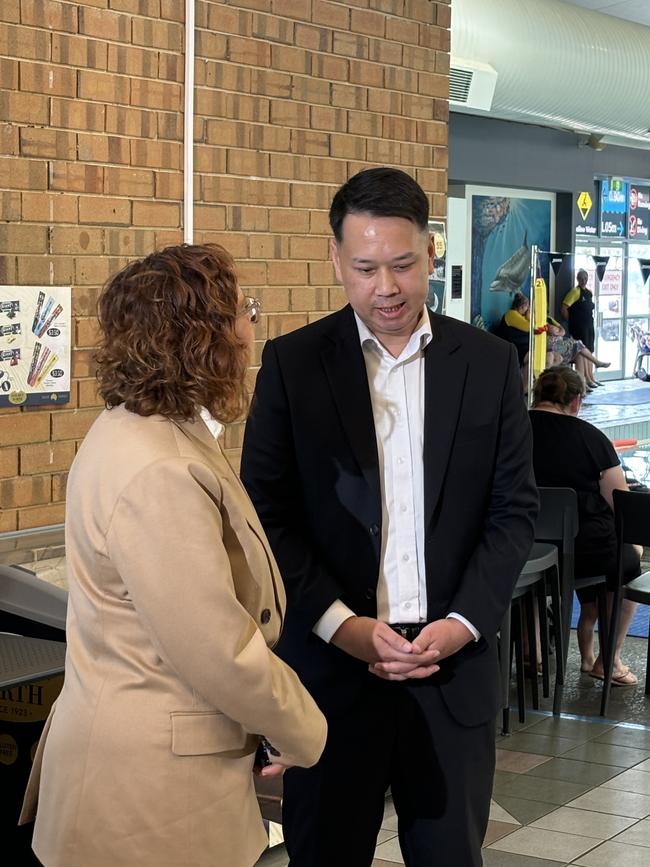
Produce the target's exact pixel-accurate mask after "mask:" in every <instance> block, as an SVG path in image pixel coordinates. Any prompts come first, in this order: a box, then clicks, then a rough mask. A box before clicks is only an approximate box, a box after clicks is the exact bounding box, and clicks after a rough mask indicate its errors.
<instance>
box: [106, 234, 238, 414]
mask: <svg viewBox="0 0 650 867" xmlns="http://www.w3.org/2000/svg"><path fill="white" fill-rule="evenodd" d="M238 307H239V291H238V284H237V278H236V276H235V271H234V263H233V260H232V257H231V256H230V254H229V253H228V252H227V251H226V250H224V248H223V247H220V246H219V245H218V244H202V245H191V244H181V245H179V246H176V247H167V248H166V249H164V250H160V251H159V252H156V253H152V254H151V255H149V256H147V257H146V258H145V259H140V260H139V261H137V262H131V263H130V264H129V265H127V266H126V267H125V268H123V269H122V270H121V271H119V272H118V273H117V274H115V275H114V276H113V277H111V278H110V279H109V280H108V282H107V283H106V285H105V286H104V289H103V291H102V293H101V296H100V298H99V304H98V316H99V326H100V340H99V345H98V348H97V351H96V353H95V358H96V361H97V364H98V371H97V379H98V381H99V393H100V394H101V396H102V397H103V399H104V401H105V403H106V406H107V407H109V408H110V407H114V406H119V405H120V404H124V406H125V407H126V409H128V410H130V411H131V412H134V413H136V414H137V415H145V416H147V415H154V414H155V413H159V414H160V415H164V416H166V417H167V418H172V419H176V420H182V419H190V418H192V417H193V416H195V415H196V412H197V407H199V406H204V407H206V408H207V409H208V410H209V411H210V413H211V414H212V415H213V416H214V417H215V418H217V419H219V420H220V421H222V422H231V421H234V420H235V419H236V418H238V417H239V416H240V415H241V414H242V413H243V411H244V409H245V407H246V404H247V395H246V386H245V382H244V377H245V374H246V368H247V366H248V362H249V352H248V346H247V345H246V343H245V342H244V341H242V340H240V338H239V337H237V334H236V331H235V322H236V319H237V313H238Z"/></svg>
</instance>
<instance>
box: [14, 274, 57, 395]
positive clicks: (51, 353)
mask: <svg viewBox="0 0 650 867" xmlns="http://www.w3.org/2000/svg"><path fill="white" fill-rule="evenodd" d="M69 400H70V287H69V286H0V407H3V406H39V405H41V404H45V403H67V402H68V401H69Z"/></svg>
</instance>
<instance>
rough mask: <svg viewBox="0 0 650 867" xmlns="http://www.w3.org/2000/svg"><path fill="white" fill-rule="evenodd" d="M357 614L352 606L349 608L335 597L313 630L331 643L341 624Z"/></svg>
mask: <svg viewBox="0 0 650 867" xmlns="http://www.w3.org/2000/svg"><path fill="white" fill-rule="evenodd" d="M356 616H357V615H356V614H355V613H354V611H352V609H351V608H348V606H347V605H346V604H345V602H341V600H340V599H335V600H334V602H332V604H331V605H330V607H329V608H328V609H327V611H326V612H325V614H323V616H322V617H321V618H319V619H318V620H317V621H316V623H315V624H314V628H313V632H315V633H316V635H317V636H318V637H319V638H322V639H323V641H327V642H328V644H329V642H330V641H331V640H332V636H333V635H334V633H335V632H336V630H337V629H338V628H339V626H340V625H341V624H342V623H345V621H346V620H349V619H350V617H356Z"/></svg>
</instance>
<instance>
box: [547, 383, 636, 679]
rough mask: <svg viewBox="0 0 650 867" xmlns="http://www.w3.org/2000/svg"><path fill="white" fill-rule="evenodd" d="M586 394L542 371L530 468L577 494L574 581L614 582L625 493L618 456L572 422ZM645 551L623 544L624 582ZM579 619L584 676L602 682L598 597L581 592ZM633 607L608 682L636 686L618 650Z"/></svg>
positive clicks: (624, 622) (631, 607)
mask: <svg viewBox="0 0 650 867" xmlns="http://www.w3.org/2000/svg"><path fill="white" fill-rule="evenodd" d="M584 391H585V384H584V380H583V378H582V377H581V376H580V374H579V373H576V371H574V370H571V368H569V367H551V368H549V369H548V370H545V371H544V372H543V373H542V374H541V375H540V376H539V377H538V379H537V382H536V384H535V399H534V403H533V409H532V410H531V412H530V420H531V424H532V427H533V466H534V469H535V479H536V481H537V484H538V485H539V486H540V487H550V488H553V487H555V488H574V489H575V491H576V493H577V495H578V515H579V521H580V528H579V531H578V535H577V537H576V541H575V575H576V578H582V577H584V578H586V577H589V576H592V575H603V574H605V575H607V578H608V581H611V582H612V583H614V582H615V581H616V529H615V526H614V513H613V504H612V491H614V490H622V491H626V490H628V486H627V483H626V481H625V476H624V475H623V470H622V469H621V465H620V463H619V460H618V455H617V454H616V451H615V450H614V447H613V446H612V444H611V442H610V441H609V440H608V439H607V437H606V436H605V434H603V433H602V432H601V431H599V430H598V428H595V427H594V426H593V425H591V424H589V423H588V422H586V421H583V420H582V419H579V418H577V415H578V410H579V409H580V403H581V401H582V397H583V395H584ZM642 553H643V549H642V548H640V547H639V546H637V545H626V546H625V552H624V567H625V578H626V581H631V580H632V579H633V578H636V577H637V575H639V574H640V571H641V570H640V567H639V561H640V556H641V554H642ZM578 598H579V600H580V619H579V621H578V646H579V648H580V656H581V660H582V661H581V670H582V671H584V672H588V673H589V674H591V675H592V676H593V677H597V678H600V679H602V677H603V661H602V659H601V657H600V655H599V656H598V657H596V655H595V650H594V626H595V625H596V621H597V619H598V605H597V602H596V591H595V590H594V589H591V590H589V589H586V590H579V591H578ZM635 610H636V604H635V603H633V602H630V601H629V600H627V599H626V600H624V601H623V608H622V611H621V622H620V627H619V632H618V635H617V636H616V651H615V658H614V673H613V676H612V683H615V684H617V685H619V686H633V685H634V684H636V683H637V678H636V676H635V675H634V674H633V673H632V672H631V671H630V669H629V668H628V667H627V666H625V665H624V664H623V661H622V660H621V649H622V647H623V641H624V640H625V636H626V634H627V630H628V627H629V625H630V621H631V620H632V617H633V616H634V611H635Z"/></svg>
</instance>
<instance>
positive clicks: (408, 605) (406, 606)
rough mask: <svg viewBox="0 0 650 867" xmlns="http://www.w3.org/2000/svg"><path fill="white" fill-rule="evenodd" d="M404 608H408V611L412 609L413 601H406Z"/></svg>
mask: <svg viewBox="0 0 650 867" xmlns="http://www.w3.org/2000/svg"><path fill="white" fill-rule="evenodd" d="M404 608H406V610H407V611H410V610H411V603H410V602H405V603H404Z"/></svg>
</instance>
